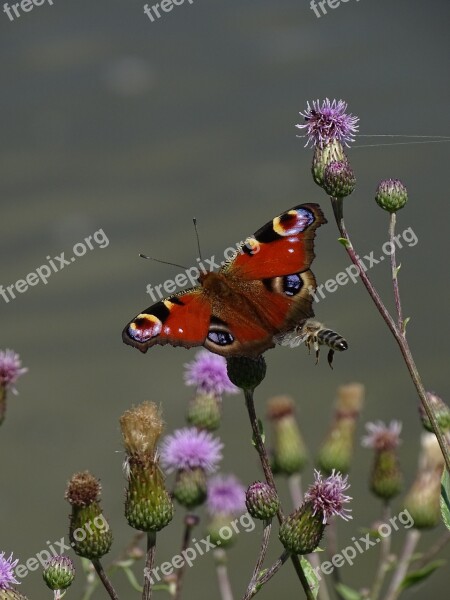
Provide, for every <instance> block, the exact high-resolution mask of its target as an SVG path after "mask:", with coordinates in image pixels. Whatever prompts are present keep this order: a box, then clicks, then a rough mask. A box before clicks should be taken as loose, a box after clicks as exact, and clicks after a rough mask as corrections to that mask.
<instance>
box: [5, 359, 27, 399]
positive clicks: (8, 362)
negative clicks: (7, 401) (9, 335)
mask: <svg viewBox="0 0 450 600" xmlns="http://www.w3.org/2000/svg"><path fill="white" fill-rule="evenodd" d="M27 371H28V369H27V368H25V367H22V362H21V360H20V357H19V355H18V354H16V353H15V352H14V350H0V386H3V387H4V388H5V389H8V388H11V391H12V392H13V394H17V390H16V389H15V388H14V384H15V383H16V381H17V380H18V379H19V377H20V376H21V375H23V374H24V373H26V372H27Z"/></svg>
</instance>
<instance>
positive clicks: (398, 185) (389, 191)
mask: <svg viewBox="0 0 450 600" xmlns="http://www.w3.org/2000/svg"><path fill="white" fill-rule="evenodd" d="M375 200H376V203H377V204H378V206H380V207H381V208H382V209H384V210H387V211H388V212H390V213H394V212H397V211H398V210H400V209H401V208H403V207H404V206H405V204H406V202H407V201H408V192H407V190H406V187H405V186H404V185H403V183H402V182H401V181H400V180H399V179H384V180H383V181H381V182H380V183H379V184H378V187H377V190H376V192H375Z"/></svg>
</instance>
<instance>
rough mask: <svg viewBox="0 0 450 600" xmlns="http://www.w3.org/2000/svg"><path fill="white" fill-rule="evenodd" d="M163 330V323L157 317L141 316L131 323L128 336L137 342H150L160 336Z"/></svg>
mask: <svg viewBox="0 0 450 600" xmlns="http://www.w3.org/2000/svg"><path fill="white" fill-rule="evenodd" d="M161 330H162V323H161V321H160V320H159V319H158V317H155V315H139V316H137V317H136V319H135V320H134V321H133V322H132V323H130V325H129V327H128V334H129V336H130V337H131V338H132V339H133V340H136V342H148V341H149V340H151V339H152V338H153V337H155V336H157V335H159V334H160V333H161Z"/></svg>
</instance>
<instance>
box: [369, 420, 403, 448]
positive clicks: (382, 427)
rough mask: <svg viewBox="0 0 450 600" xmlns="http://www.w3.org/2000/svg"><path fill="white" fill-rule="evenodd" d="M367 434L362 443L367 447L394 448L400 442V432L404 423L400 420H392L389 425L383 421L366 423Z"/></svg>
mask: <svg viewBox="0 0 450 600" xmlns="http://www.w3.org/2000/svg"><path fill="white" fill-rule="evenodd" d="M366 429H367V435H365V436H364V437H363V438H362V440H361V444H362V445H363V446H364V447H365V448H373V449H374V450H394V449H395V448H397V447H398V446H399V445H400V443H401V440H400V433H401V431H402V424H401V423H400V421H391V422H390V423H389V425H386V424H385V423H383V421H377V422H376V423H366Z"/></svg>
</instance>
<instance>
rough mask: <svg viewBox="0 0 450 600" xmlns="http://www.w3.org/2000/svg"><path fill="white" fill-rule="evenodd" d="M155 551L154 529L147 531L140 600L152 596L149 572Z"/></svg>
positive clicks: (148, 599)
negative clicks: (142, 586) (142, 588)
mask: <svg viewBox="0 0 450 600" xmlns="http://www.w3.org/2000/svg"><path fill="white" fill-rule="evenodd" d="M155 552H156V531H149V532H148V533H147V558H146V560H145V569H144V591H143V592H142V600H150V598H151V597H152V578H151V577H150V573H151V572H152V569H153V565H154V562H155Z"/></svg>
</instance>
